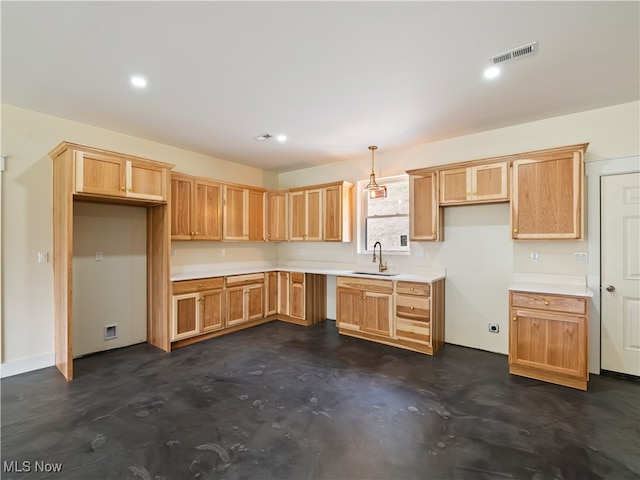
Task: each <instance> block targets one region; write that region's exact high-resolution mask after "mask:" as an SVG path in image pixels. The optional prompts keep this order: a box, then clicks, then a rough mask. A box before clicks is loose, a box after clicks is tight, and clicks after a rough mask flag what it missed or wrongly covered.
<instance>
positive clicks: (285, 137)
mask: <svg viewBox="0 0 640 480" xmlns="http://www.w3.org/2000/svg"><path fill="white" fill-rule="evenodd" d="M276 140H278V141H279V142H286V141H287V136H286V135H282V134H280V135H278V136H277V137H276Z"/></svg>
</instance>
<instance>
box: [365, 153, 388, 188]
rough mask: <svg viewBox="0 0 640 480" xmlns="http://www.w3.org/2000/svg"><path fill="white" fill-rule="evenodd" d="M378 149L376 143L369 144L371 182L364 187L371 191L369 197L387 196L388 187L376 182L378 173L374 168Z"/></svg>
mask: <svg viewBox="0 0 640 480" xmlns="http://www.w3.org/2000/svg"><path fill="white" fill-rule="evenodd" d="M377 149H378V147H376V146H375V145H371V146H369V150H371V175H369V184H368V185H367V186H366V187H364V189H365V190H366V191H368V192H369V198H380V197H383V198H384V197H386V196H387V187H385V186H383V185H378V184H377V183H376V173H375V170H374V159H373V156H374V152H375V151H376V150H377Z"/></svg>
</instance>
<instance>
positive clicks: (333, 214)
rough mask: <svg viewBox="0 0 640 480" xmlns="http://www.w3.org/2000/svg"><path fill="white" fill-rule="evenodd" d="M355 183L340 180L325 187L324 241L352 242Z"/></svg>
mask: <svg viewBox="0 0 640 480" xmlns="http://www.w3.org/2000/svg"><path fill="white" fill-rule="evenodd" d="M352 191H353V184H351V183H347V182H340V183H338V184H335V185H328V186H326V187H324V241H325V242H350V241H351V239H352V230H353V228H352V222H351V202H352V200H351V195H352Z"/></svg>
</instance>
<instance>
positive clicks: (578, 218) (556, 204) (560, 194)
mask: <svg viewBox="0 0 640 480" xmlns="http://www.w3.org/2000/svg"><path fill="white" fill-rule="evenodd" d="M512 177H513V178H512V196H511V228H512V237H513V238H514V239H516V240H535V239H540V240H544V239H548V240H558V239H580V238H582V217H583V209H582V183H583V182H582V180H583V179H582V152H575V153H574V154H573V155H572V156H565V157H563V158H559V159H553V160H540V161H538V160H516V161H514V162H513V174H512Z"/></svg>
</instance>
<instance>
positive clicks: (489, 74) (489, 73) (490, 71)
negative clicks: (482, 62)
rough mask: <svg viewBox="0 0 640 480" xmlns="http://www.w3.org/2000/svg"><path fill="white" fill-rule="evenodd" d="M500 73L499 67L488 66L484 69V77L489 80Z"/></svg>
mask: <svg viewBox="0 0 640 480" xmlns="http://www.w3.org/2000/svg"><path fill="white" fill-rule="evenodd" d="M498 75H500V69H499V68H498V67H489V68H487V69H486V70H485V71H484V78H486V79H488V80H490V79H492V78H496V77H497V76H498Z"/></svg>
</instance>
